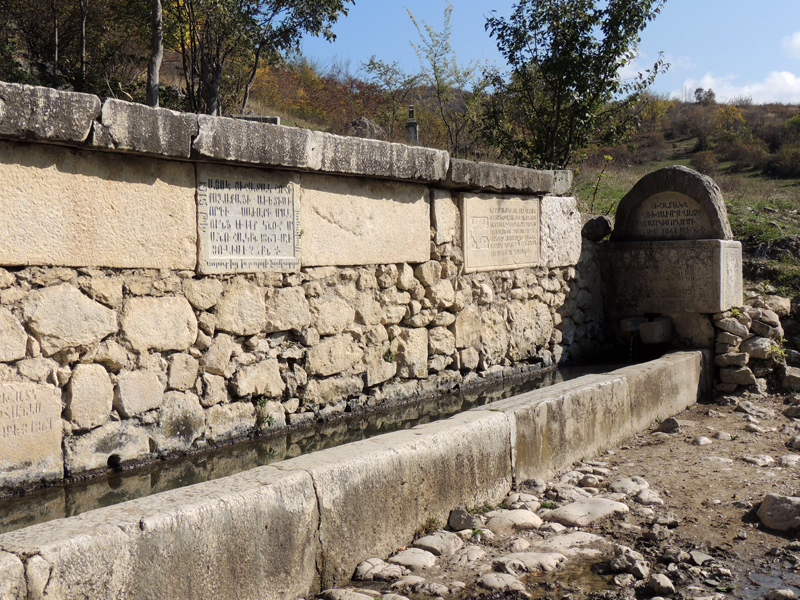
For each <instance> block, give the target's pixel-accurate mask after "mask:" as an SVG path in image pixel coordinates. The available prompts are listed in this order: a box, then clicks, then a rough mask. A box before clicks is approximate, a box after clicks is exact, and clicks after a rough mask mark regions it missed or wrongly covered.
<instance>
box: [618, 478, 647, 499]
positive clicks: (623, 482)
mask: <svg viewBox="0 0 800 600" xmlns="http://www.w3.org/2000/svg"><path fill="white" fill-rule="evenodd" d="M649 487H650V484H649V483H647V480H645V478H644V477H637V476H633V477H625V478H623V479H617V480H616V481H612V482H611V483H610V484H609V486H608V488H609V489H610V490H611V491H612V492H617V493H620V494H625V495H626V496H632V495H634V494H638V493H639V492H641V491H642V490H643V489H646V488H649Z"/></svg>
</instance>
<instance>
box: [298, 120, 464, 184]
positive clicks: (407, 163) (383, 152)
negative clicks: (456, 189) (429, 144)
mask: <svg viewBox="0 0 800 600" xmlns="http://www.w3.org/2000/svg"><path fill="white" fill-rule="evenodd" d="M312 133H313V136H314V153H313V155H312V156H313V161H314V164H313V167H314V168H315V169H318V170H320V171H326V172H328V173H342V174H346V175H361V176H367V177H386V178H390V179H405V180H413V181H424V182H440V181H443V180H444V178H445V177H446V176H447V167H448V163H449V158H450V157H449V155H448V153H447V152H445V151H443V150H434V149H433V148H425V147H423V146H408V145H406V144H395V143H391V142H382V141H379V140H371V139H365V138H357V137H350V136H340V135H333V134H330V133H324V132H322V131H314V132H312Z"/></svg>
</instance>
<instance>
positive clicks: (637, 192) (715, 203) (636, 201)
mask: <svg viewBox="0 0 800 600" xmlns="http://www.w3.org/2000/svg"><path fill="white" fill-rule="evenodd" d="M655 197H658V198H659V199H663V202H660V203H659V202H655V203H654V200H653V199H654V198H655ZM648 205H649V206H648ZM676 206H677V207H678V210H677V211H670V215H669V216H665V215H667V214H668V213H666V212H664V211H663V210H661V211H659V210H655V209H656V208H660V209H665V208H666V209H670V208H675V207H676ZM676 213H679V214H676ZM673 225H674V227H673ZM610 239H611V241H612V242H629V241H648V240H677V239H718V240H731V239H733V233H732V231H731V226H730V223H729V222H728V211H727V210H726V209H725V202H724V200H723V198H722V192H721V191H720V189H719V187H718V186H717V184H716V183H714V181H713V180H712V179H711V178H710V177H707V176H705V175H702V174H700V173H698V172H697V171H694V170H693V169H689V168H687V167H683V166H672V167H666V168H664V169H659V170H658V171H654V172H652V173H649V174H647V175H645V176H644V177H642V178H641V179H640V180H639V181H638V182H637V183H636V185H634V186H633V189H631V191H630V192H628V193H627V194H626V195H625V197H624V198H623V199H622V201H621V202H620V203H619V206H618V207H617V212H616V219H615V227H614V231H613V232H612V233H611V238H610Z"/></svg>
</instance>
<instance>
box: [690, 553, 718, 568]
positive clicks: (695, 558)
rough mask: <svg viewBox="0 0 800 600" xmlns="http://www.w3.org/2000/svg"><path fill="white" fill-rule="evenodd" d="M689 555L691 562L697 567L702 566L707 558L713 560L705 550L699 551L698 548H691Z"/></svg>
mask: <svg viewBox="0 0 800 600" xmlns="http://www.w3.org/2000/svg"><path fill="white" fill-rule="evenodd" d="M689 556H691V557H692V562H693V563H694V564H695V565H697V566H698V567H702V566H703V563H705V562H707V561H709V560H714V557H713V556H711V555H710V554H706V553H705V552H700V551H699V550H692V551H691V552H689Z"/></svg>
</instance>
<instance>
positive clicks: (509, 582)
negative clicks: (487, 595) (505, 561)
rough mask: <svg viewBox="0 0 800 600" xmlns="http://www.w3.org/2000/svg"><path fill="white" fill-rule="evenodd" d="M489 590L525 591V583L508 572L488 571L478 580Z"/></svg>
mask: <svg viewBox="0 0 800 600" xmlns="http://www.w3.org/2000/svg"><path fill="white" fill-rule="evenodd" d="M478 583H480V584H481V585H482V586H483V587H485V588H486V589H487V590H518V591H520V592H524V591H525V586H524V585H523V583H522V582H521V581H520V580H519V579H517V578H516V577H514V576H513V575H509V574H507V573H487V574H486V575H484V576H483V577H481V578H480V580H479V581H478Z"/></svg>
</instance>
